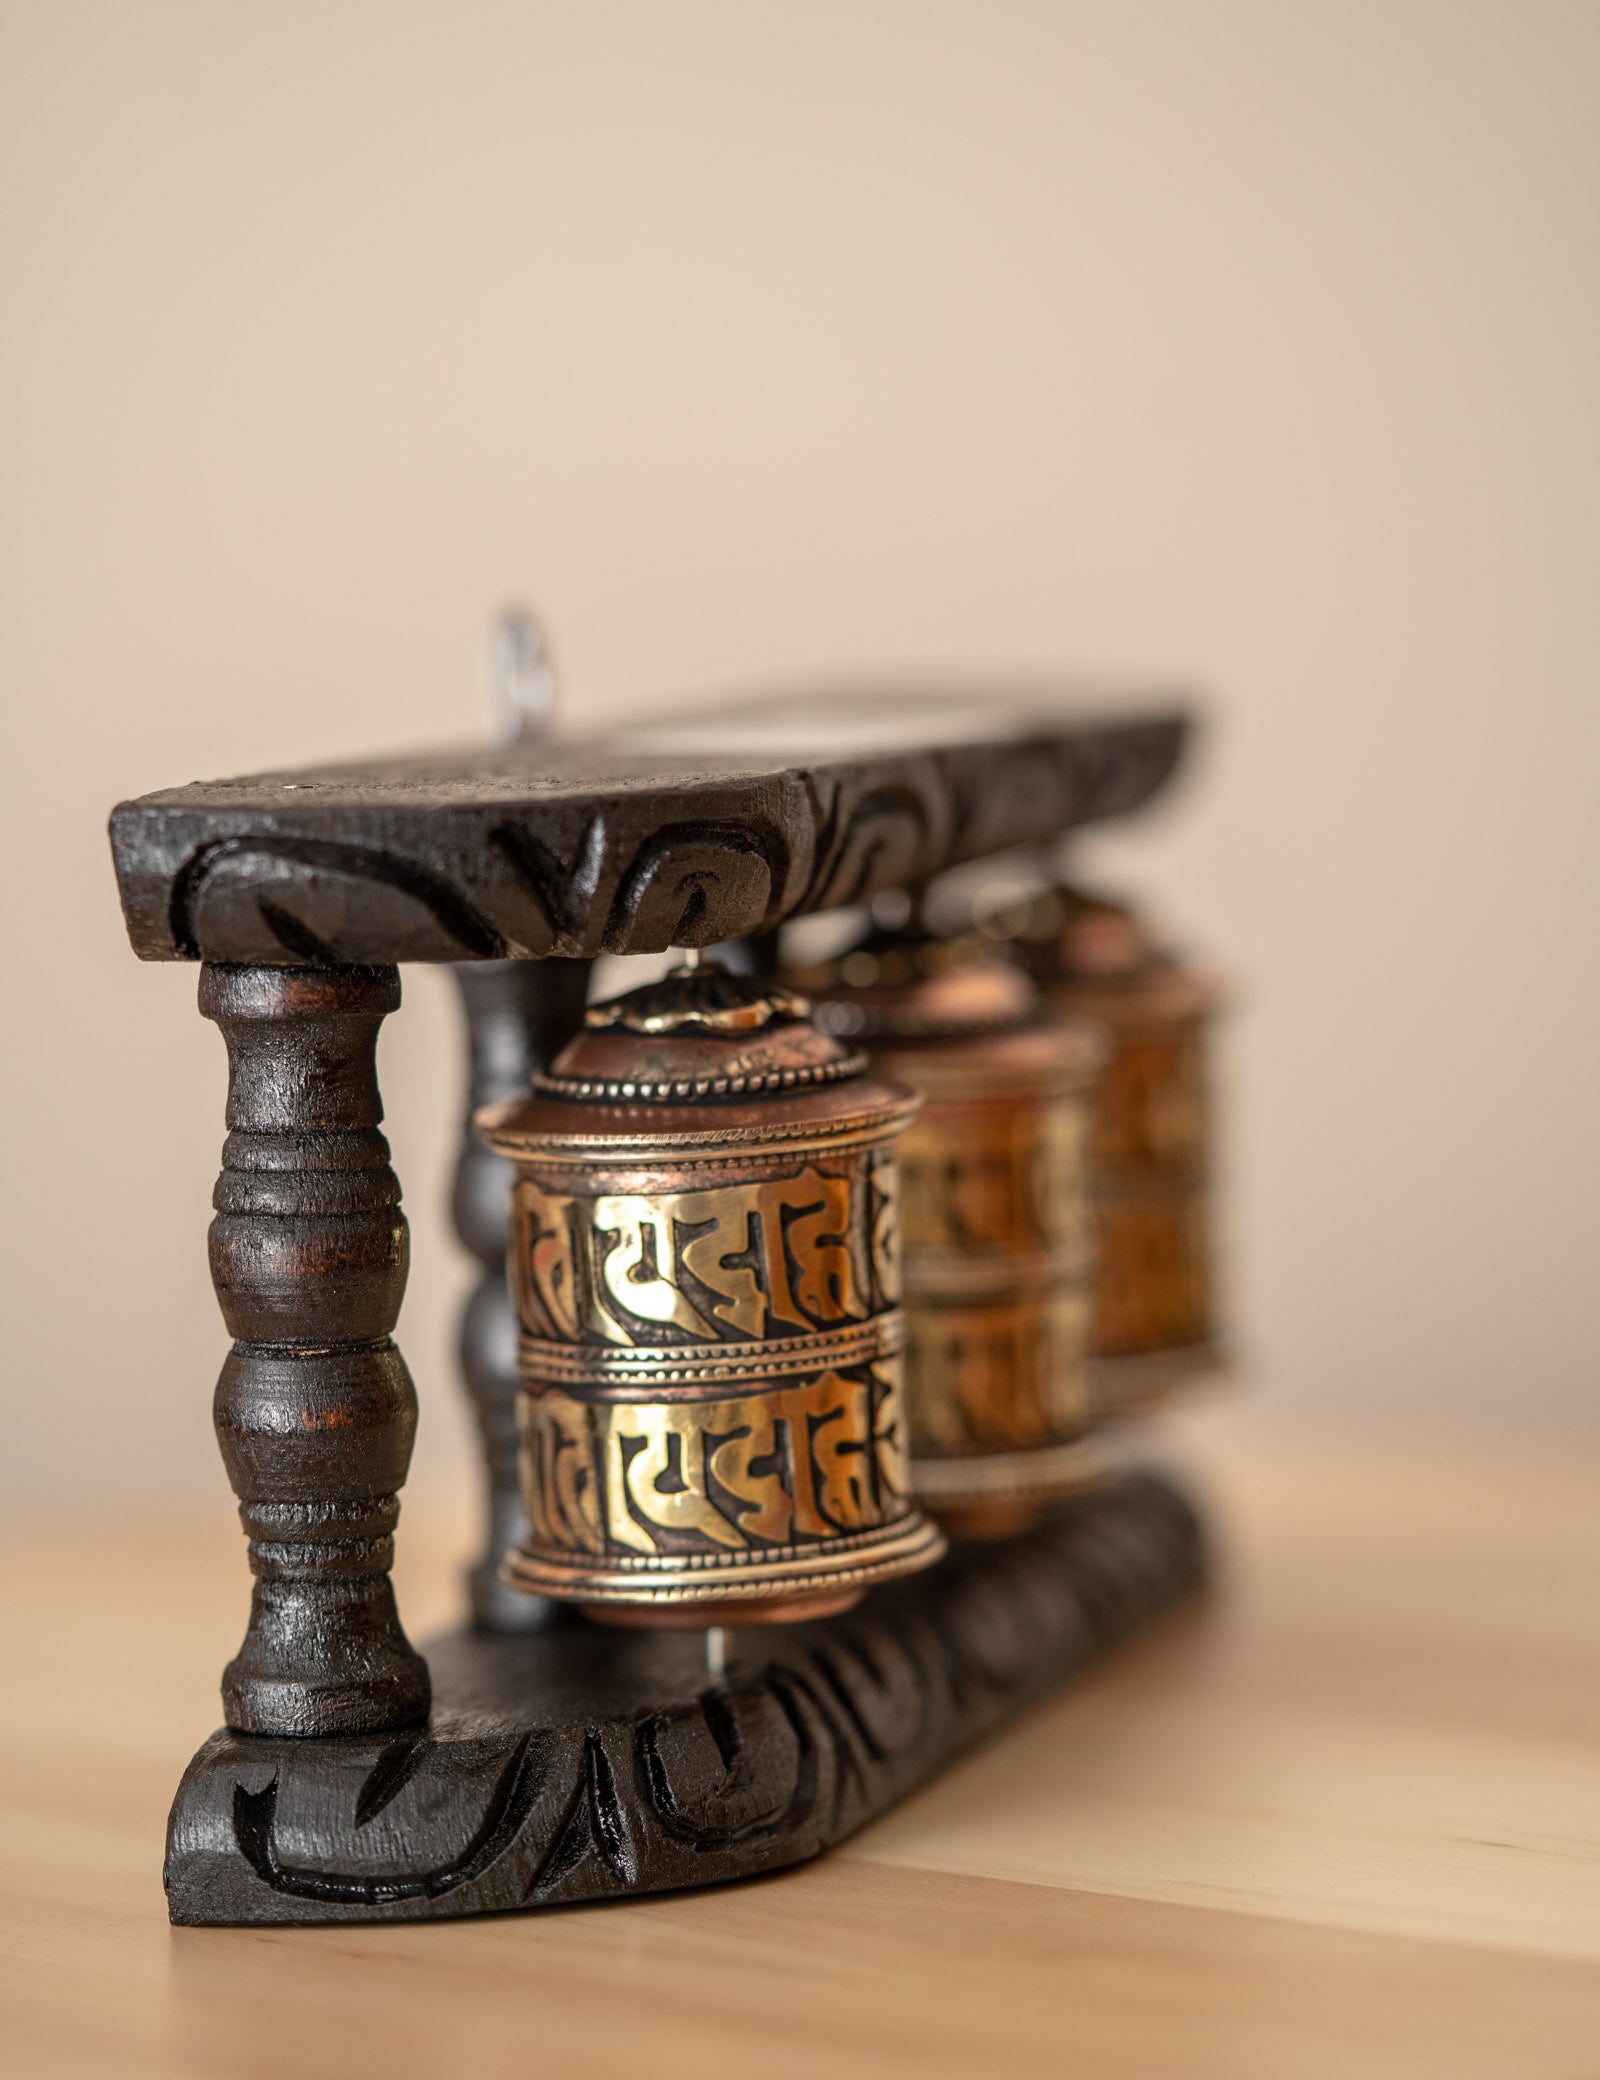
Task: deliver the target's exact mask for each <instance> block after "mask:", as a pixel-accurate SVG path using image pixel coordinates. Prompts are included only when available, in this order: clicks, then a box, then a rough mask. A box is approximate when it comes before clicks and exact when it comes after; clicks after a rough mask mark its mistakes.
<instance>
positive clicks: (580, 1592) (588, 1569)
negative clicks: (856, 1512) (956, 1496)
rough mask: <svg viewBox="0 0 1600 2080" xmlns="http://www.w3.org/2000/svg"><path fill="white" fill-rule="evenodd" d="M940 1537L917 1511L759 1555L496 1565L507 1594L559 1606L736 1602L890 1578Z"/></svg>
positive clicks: (938, 1549)
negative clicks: (523, 1592) (531, 1595)
mask: <svg viewBox="0 0 1600 2080" xmlns="http://www.w3.org/2000/svg"><path fill="white" fill-rule="evenodd" d="M944 1552H945V1536H944V1533H943V1532H942V1531H941V1530H940V1529H939V1528H938V1526H937V1525H936V1524H934V1523H933V1522H932V1521H931V1520H930V1519H929V1518H927V1517H925V1516H923V1515H922V1513H921V1511H920V1510H917V1509H908V1510H907V1512H906V1513H905V1515H904V1516H900V1517H896V1518H894V1519H893V1521H892V1522H890V1523H888V1524H884V1525H880V1526H878V1527H877V1528H875V1529H874V1530H872V1531H868V1532H857V1533H855V1534H853V1535H852V1536H850V1537H847V1538H839V1539H833V1540H830V1541H828V1542H827V1543H826V1544H824V1545H818V1546H772V1547H768V1548H766V1549H765V1550H764V1551H760V1552H743V1553H658V1554H634V1555H622V1554H612V1555H607V1556H605V1557H604V1558H602V1557H600V1556H598V1555H592V1556H591V1555H588V1554H585V1555H582V1556H579V1555H575V1554H572V1553H561V1552H552V1551H550V1550H548V1549H544V1548H539V1547H536V1546H533V1545H531V1544H530V1545H525V1546H518V1547H513V1549H512V1550H511V1551H510V1552H509V1553H507V1555H506V1557H505V1559H504V1560H503V1561H502V1563H501V1569H500V1571H501V1574H502V1576H503V1578H504V1579H505V1580H506V1581H507V1582H508V1583H509V1584H510V1585H511V1587H512V1588H514V1589H530V1590H532V1591H534V1592H535V1594H537V1595H540V1596H553V1597H557V1598H559V1599H560V1600H561V1601H562V1602H564V1603H616V1604H629V1603H635V1604H702V1603H703V1604H706V1605H712V1604H716V1603H734V1602H743V1601H746V1600H748V1599H750V1598H756V1597H760V1598H766V1597H771V1596H774V1595H778V1594H783V1595H796V1594H803V1593H804V1592H806V1591H807V1590H810V1589H841V1588H848V1587H852V1586H855V1585H859V1586H860V1587H862V1588H869V1587H870V1586H871V1585H872V1584H873V1583H875V1582H887V1581H892V1580H894V1579H895V1577H896V1576H898V1575H903V1574H914V1573H915V1572H916V1571H917V1570H918V1569H920V1568H923V1567H929V1566H931V1565H932V1564H933V1562H934V1561H935V1560H938V1559H941V1558H942V1557H943V1555H944Z"/></svg>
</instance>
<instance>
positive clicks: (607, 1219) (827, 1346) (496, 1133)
mask: <svg viewBox="0 0 1600 2080" xmlns="http://www.w3.org/2000/svg"><path fill="white" fill-rule="evenodd" d="M806 1008H807V1007H806V1006H805V1004H804V1003H803V1002H802V1001H801V1000H799V999H797V998H795V997H794V996H793V995H791V994H790V993H788V992H786V991H783V990H779V989H776V988H774V987H773V986H771V985H769V984H764V983H761V982H759V981H755V980H752V979H748V978H743V977H738V976H734V975H731V974H728V973H727V972H725V971H723V970H721V969H718V968H710V967H705V968H688V967H685V968H682V969H679V970H677V971H675V972H674V973H673V974H671V975H669V976H667V977H666V978H665V979H664V980H663V981H661V982H660V983H657V984H652V985H649V986H647V987H646V988H644V989H642V990H636V991H634V992H632V993H630V994H629V995H627V996H624V997H620V998H617V999H615V1000H613V1001H612V1002H610V1003H607V1004H600V1005H595V1006H592V1007H591V1009H590V1011H589V1013H588V1022H587V1024H586V1026H585V1029H584V1030H583V1032H581V1033H580V1034H579V1035H578V1037H577V1038H576V1039H575V1040H573V1041H572V1042H571V1043H570V1044H569V1045H568V1047H567V1048H566V1049H565V1050H564V1051H563V1052H562V1053H561V1054H560V1055H558V1056H557V1057H556V1060H555V1061H554V1063H553V1064H552V1065H551V1068H550V1071H549V1072H548V1074H546V1075H542V1076H539V1077H537V1078H535V1082H534V1091H533V1096H532V1097H531V1098H530V1099H528V1100H526V1101H524V1102H521V1103H518V1104H515V1105H508V1106H499V1107H492V1108H490V1109H489V1110H488V1111H486V1112H484V1113H481V1114H480V1115H479V1127H480V1130H481V1131H482V1133H483V1135H484V1138H485V1139H486V1140H487V1142H488V1143H489V1145H490V1147H492V1148H494V1149H496V1150H497V1151H498V1152H499V1153H500V1154H502V1155H505V1156H508V1157H510V1158H511V1161H512V1163H513V1164H514V1166H515V1183H514V1187H513V1224H512V1227H513V1232H512V1255H511V1262H512V1276H513V1286H514V1290H515V1294H516V1299H517V1307H518V1314H519V1319H520V1332H521V1333H520V1347H519V1356H520V1367H521V1372H522V1378H523V1392H522V1399H521V1404H520V1419H521V1437H522V1479H523V1487H524V1491H525V1499H526V1503H527V1510H528V1517H529V1521H530V1523H531V1526H532V1530H531V1534H530V1536H529V1538H528V1540H527V1542H526V1544H524V1545H523V1546H522V1547H521V1548H520V1549H518V1550H516V1551H513V1552H512V1553H510V1554H508V1555H507V1557H506V1561H505V1563H504V1573H505V1577H506V1579H507V1580H508V1581H509V1582H511V1583H512V1584H513V1585H514V1586H517V1587H519V1588H524V1589H530V1590H536V1591H538V1592H539V1593H540V1594H542V1595H545V1596H554V1597H560V1598H563V1599H565V1600H567V1601H570V1602H575V1603H578V1604H580V1605H582V1606H583V1607H584V1608H585V1609H587V1610H588V1611H589V1613H590V1614H591V1615H592V1616H595V1617H599V1618H603V1619H607V1620H610V1621H612V1622H617V1623H625V1624H636V1625H669V1626H684V1625H694V1626H703V1625H755V1624H770V1623H774V1622H778V1621H782V1620H788V1619H799V1618H810V1617H816V1616H821V1615H824V1614H825V1613H827V1612H830V1611H837V1610H844V1609H847V1608H848V1607H849V1606H850V1605H851V1604H853V1603H854V1602H856V1601H857V1599H858V1598H859V1597H860V1596H861V1594H862V1593H863V1591H864V1590H865V1589H867V1588H868V1587H870V1586H871V1585H872V1584H873V1583H875V1582H880V1581H886V1580H888V1579H890V1578H891V1577H893V1576H896V1575H902V1574H907V1573H909V1572H911V1571H912V1570H914V1569H916V1568H919V1567H923V1566H926V1565H927V1564H929V1563H930V1562H931V1561H933V1560H936V1559H937V1558H938V1557H939V1555H940V1553H941V1552H942V1551H943V1544H944V1542H943V1539H942V1537H941V1536H940V1534H939V1532H938V1531H937V1530H936V1529H935V1527H934V1526H933V1525H932V1524H930V1523H929V1522H928V1521H927V1519H926V1518H925V1517H924V1516H923V1515H922V1514H921V1513H920V1511H919V1510H918V1509H917V1508H916V1507H915V1505H914V1503H913V1502H912V1500H911V1494H910V1485H909V1478H908V1471H907V1437H906V1421H905V1405H904V1397H903V1388H902V1366H903V1348H904V1339H905V1321H904V1316H903V1314H902V1313H901V1310H900V1306H899V1298H900V1261H899V1235H898V1229H897V1224H896V1207H897V1199H898V1193H897V1184H898V1168H897V1164H896V1160H895V1144H896V1142H897V1140H898V1138H899V1136H900V1135H901V1133H902V1132H903V1131H904V1129H905V1127H906V1125H907V1123H908V1122H909V1121H910V1119H911V1117H912V1115H913V1113H914V1112H915V1110H916V1103H917V1101H916V1099H915V1098H914V1097H913V1096H911V1095H910V1094H909V1093H907V1092H905V1091H901V1090H895V1089H891V1088H888V1087H887V1086H885V1085H884V1084H882V1083H880V1082H878V1081H875V1080H874V1079H873V1078H872V1077H870V1076H869V1075H868V1074H867V1070H866V1063H865V1061H864V1060H863V1059H862V1058H861V1056H859V1055H857V1054H853V1053H852V1052H851V1051H850V1050H849V1049H848V1048H847V1047H845V1046H843V1045H842V1044H841V1043H840V1042H839V1041H837V1040H834V1039H831V1038H829V1037H827V1036H826V1035H824V1034H822V1033H821V1032H819V1031H818V1030H817V1029H816V1028H815V1027H814V1026H813V1025H811V1024H810V1023H809V1022H808V1020H807V1017H806Z"/></svg>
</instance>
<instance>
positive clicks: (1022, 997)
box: [793, 928, 1039, 1040]
mask: <svg viewBox="0 0 1600 2080" xmlns="http://www.w3.org/2000/svg"><path fill="white" fill-rule="evenodd" d="M793 979H794V980H795V981H796V982H798V983H799V984H800V985H801V987H803V988H804V989H806V990H808V991H809V992H811V993H812V994H813V995H814V996H815V998H816V999H817V1001H816V1004H815V1008H814V1009H813V1012H812V1017H813V1018H814V1019H815V1021H816V1023H817V1024H818V1025H819V1026H820V1027H821V1028H822V1030H823V1031H824V1032H826V1033H832V1034H836V1035H838V1036H839V1037H840V1038H841V1039H852V1040H854V1039H863V1040H923V1039H927V1040H934V1039H938V1040H953V1039H960V1038H962V1037H964V1036H966V1035H968V1034H977V1033H1000V1032H1010V1031H1014V1030H1015V1029H1016V1028H1018V1027H1019V1026H1024V1025H1026V1024H1027V1023H1028V1022H1029V1021H1030V1020H1031V1019H1032V1018H1033V1017H1034V1016H1035V1015H1036V1014H1037V1012H1038V1009H1039V993H1038V991H1037V990H1036V989H1035V988H1034V985H1033V983H1032V982H1031V981H1030V980H1029V978H1028V976H1027V975H1026V974H1025V973H1024V972H1023V970H1022V969H1021V968H1020V967H1019V966H1018V964H1017V963H1016V962H1015V961H1014V960H1012V959H1011V958H1010V957H1009V956H1008V955H1006V954H1004V953H1002V952H1000V951H998V950H997V949H996V948H994V947H992V946H987V945H985V944H984V943H983V941H981V940H979V939H976V938H973V937H971V936H970V935H967V936H963V937H960V938H954V939H946V938H940V937H938V936H936V935H935V934H934V933H932V932H927V931H920V930H915V929H910V930H898V931H895V930H883V929H878V928H875V929H873V930H872V931H869V932H868V933H867V934H866V936H865V937H864V938H862V939H860V940H858V941H857V942H856V944H855V945H854V946H851V947H850V948H848V949H847V951H845V952H844V953H842V954H838V955H836V956H835V957H834V958H833V959H832V960H831V961H828V962H825V963H822V964H820V965H818V966H817V967H814V968H805V969H802V970H800V971H799V972H798V973H797V974H796V975H795V977H794V978H793Z"/></svg>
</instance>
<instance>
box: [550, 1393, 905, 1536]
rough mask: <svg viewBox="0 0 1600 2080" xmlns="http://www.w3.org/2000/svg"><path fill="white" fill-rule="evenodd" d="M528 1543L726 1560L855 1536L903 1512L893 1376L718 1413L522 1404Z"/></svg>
mask: <svg viewBox="0 0 1600 2080" xmlns="http://www.w3.org/2000/svg"><path fill="white" fill-rule="evenodd" d="M521 1407H522V1434H523V1445H524V1449H525V1453H526V1474H527V1496H528V1503H529V1515H530V1516H531V1518H532V1520H533V1530H534V1537H535V1539H536V1540H537V1542H538V1543H539V1544H541V1545H545V1546H554V1547H559V1548H561V1549H563V1550H565V1551H581V1552H588V1553H602V1552H605V1551H606V1550H607V1549H608V1548H615V1547H617V1546H625V1547H627V1548H628V1549H629V1550H631V1551H633V1552H637V1553H658V1552H661V1551H662V1550H663V1547H662V1544H661V1541H660V1540H659V1538H658V1537H657V1536H656V1534H657V1532H658V1531H661V1532H667V1533H671V1534H676V1535H677V1537H676V1539H675V1543H681V1541H682V1538H683V1536H684V1535H687V1537H688V1539H689V1541H690V1543H692V1544H702V1543H709V1544H711V1545H713V1546H718V1547H722V1548H724V1549H726V1550H728V1551H738V1550H744V1549H747V1548H748V1547H750V1546H751V1545H752V1544H771V1545H780V1546H781V1545H791V1544H794V1543H796V1542H800V1541H808V1540H815V1539H833V1538H838V1537H840V1536H841V1535H848V1534H849V1533H851V1532H854V1531H866V1530H870V1529H872V1528H873V1527H874V1526H876V1525H879V1524H882V1523H885V1522H887V1521H889V1520H890V1519H891V1518H894V1517H898V1516H901V1515H903V1514H904V1513H905V1511H906V1507H907V1504H906V1499H905V1498H906V1492H907V1485H908V1483H907V1467H906V1442H905V1426H904V1421H903V1416H902V1405H901V1393H900V1384H899V1371H898V1364H897V1362H896V1361H893V1360H885V1361H883V1362H882V1363H880V1364H876V1365H874V1366H872V1367H870V1368H869V1369H868V1374H867V1376H851V1375H847V1374H844V1373H838V1372H824V1373H823V1374H822V1375H821V1377H820V1378H817V1379H814V1380H811V1381H809V1382H808V1383H807V1384H805V1385H803V1386H799V1385H797V1386H792V1387H785V1388H782V1389H780V1390H778V1391H777V1392H775V1393H769V1394H751V1395H741V1396H738V1397H736V1398H734V1399H730V1400H723V1401H687V1402H668V1403H662V1402H600V1403H594V1402H587V1401H578V1400H575V1399H574V1398H573V1397H572V1396H571V1395H570V1394H567V1393H565V1392H563V1391H562V1389H560V1388H559V1387H547V1388H545V1389H544V1390H543V1391H542V1392H538V1393H532V1394H527V1395H525V1396H524V1397H523V1400H522V1404H521Z"/></svg>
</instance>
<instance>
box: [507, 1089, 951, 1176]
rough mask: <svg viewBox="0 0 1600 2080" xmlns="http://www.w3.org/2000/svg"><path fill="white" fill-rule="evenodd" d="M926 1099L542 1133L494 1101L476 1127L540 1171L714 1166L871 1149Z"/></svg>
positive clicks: (910, 1096) (900, 1096)
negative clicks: (503, 1118)
mask: <svg viewBox="0 0 1600 2080" xmlns="http://www.w3.org/2000/svg"><path fill="white" fill-rule="evenodd" d="M921 1104H922V1100H921V1098H919V1097H918V1096H917V1095H916V1093H915V1092H913V1091H896V1093H895V1095H894V1096H893V1097H892V1098H885V1099H884V1100H883V1101H882V1102H881V1103H879V1104H877V1105H873V1106H870V1107H868V1108H866V1109H864V1110H863V1111H860V1112H847V1113H841V1114H840V1115H839V1116H838V1117H837V1118H836V1119H823V1120H815V1119H801V1120H789V1121H784V1120H765V1121H763V1122H762V1124H761V1125H760V1126H744V1127H733V1128H729V1127H726V1126H723V1127H704V1128H702V1127H695V1128H692V1129H690V1131H689V1132H687V1133H681V1134H680V1133H659V1134H651V1133H648V1132H646V1131H644V1130H642V1129H639V1128H635V1129H633V1130H632V1131H628V1130H606V1129H604V1128H602V1129H600V1130H598V1131H596V1132H593V1133H583V1132H581V1131H579V1132H574V1133H570V1134H548V1133H542V1134H537V1135H535V1134H530V1133H527V1132H525V1131H523V1130H521V1129H518V1128H516V1127H509V1128H507V1127H502V1126H500V1125H498V1124H497V1123H496V1121H495V1118H494V1115H495V1113H496V1112H497V1111H499V1110H501V1109H503V1110H505V1111H506V1112H512V1113H514V1112H515V1111H516V1110H517V1109H518V1108H517V1107H515V1106H507V1107H505V1108H498V1107H494V1106H491V1107H488V1108H487V1109H486V1111H485V1112H481V1113H479V1115H478V1130H479V1132H480V1133H481V1134H482V1136H483V1138H484V1140H485V1141H486V1142H487V1143H488V1144H489V1146H490V1147H491V1148H492V1149H493V1150H494V1151H495V1152H496V1154H497V1155H503V1156H509V1157H510V1158H511V1160H512V1161H513V1162H514V1163H525V1164H528V1165H530V1166H533V1167H536V1168H537V1167H546V1168H561V1169H568V1170H570V1169H582V1168H585V1167H587V1166H588V1165H589V1164H591V1163H593V1162H594V1161H595V1160H596V1159H597V1158H605V1159H608V1160H609V1159H612V1158H616V1159H619V1160H641V1161H654V1160H656V1159H657V1158H670V1159H672V1160H676V1159H677V1158H678V1157H679V1156H680V1155H682V1154H683V1153H684V1152H685V1151H693V1153H694V1155H695V1158H696V1160H697V1162H699V1163H700V1164H701V1165H702V1166H703V1167H704V1168H705V1169H708V1170H710V1169H717V1168H722V1169H726V1168H729V1167H731V1166H733V1165H735V1164H742V1163H749V1162H753V1161H755V1160H757V1159H758V1158H760V1157H762V1156H784V1157H787V1156H794V1155H809V1154H819V1155H840V1154H843V1153H845V1152H846V1151H848V1150H851V1149H857V1148H873V1147H876V1146H877V1145H878V1144H879V1143H880V1142H885V1141H892V1140H894V1139H895V1138H896V1136H897V1135H900V1134H903V1133H904V1132H905V1130H906V1127H907V1126H908V1125H909V1124H910V1122H911V1120H912V1119H913V1118H914V1117H915V1115H916V1113H917V1111H918V1110H919V1108H920V1107H921ZM702 1151H704V1152H705V1153H703V1154H702Z"/></svg>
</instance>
